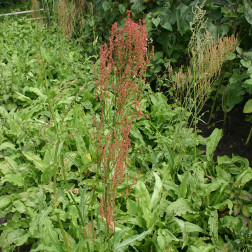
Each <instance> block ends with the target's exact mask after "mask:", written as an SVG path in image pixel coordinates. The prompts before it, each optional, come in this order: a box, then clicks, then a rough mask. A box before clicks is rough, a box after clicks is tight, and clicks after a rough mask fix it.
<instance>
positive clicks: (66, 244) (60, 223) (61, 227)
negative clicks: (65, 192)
mask: <svg viewBox="0 0 252 252" xmlns="http://www.w3.org/2000/svg"><path fill="white" fill-rule="evenodd" d="M56 215H57V219H58V222H59V226H60V230H61V233H62V235H63V240H64V244H65V246H66V251H67V252H70V250H69V246H68V242H67V237H66V233H65V230H64V228H63V225H62V222H61V219H60V216H59V214H58V213H57V214H56Z"/></svg>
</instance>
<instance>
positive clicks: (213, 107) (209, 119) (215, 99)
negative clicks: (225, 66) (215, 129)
mask: <svg viewBox="0 0 252 252" xmlns="http://www.w3.org/2000/svg"><path fill="white" fill-rule="evenodd" d="M223 80H224V74H222V78H221V82H220V84H219V85H218V87H217V90H216V92H215V96H214V101H213V105H212V108H211V112H210V115H209V118H208V124H209V123H210V122H211V120H212V115H213V112H214V109H215V105H216V101H217V98H218V91H219V89H220V87H221V86H222V84H223Z"/></svg>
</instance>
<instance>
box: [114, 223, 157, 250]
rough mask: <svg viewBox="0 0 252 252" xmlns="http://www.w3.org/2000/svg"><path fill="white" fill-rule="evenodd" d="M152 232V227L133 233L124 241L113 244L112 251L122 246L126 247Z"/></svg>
mask: <svg viewBox="0 0 252 252" xmlns="http://www.w3.org/2000/svg"><path fill="white" fill-rule="evenodd" d="M151 232H152V228H150V229H148V230H147V231H145V232H143V233H141V234H138V235H134V236H132V237H130V238H128V239H126V240H125V241H123V242H121V243H120V244H118V245H116V246H114V251H117V250H119V249H122V248H124V247H126V248H127V247H128V246H129V245H131V246H133V245H134V244H135V243H136V242H137V241H142V240H143V239H144V238H145V237H146V236H147V235H149V234H150V233H151Z"/></svg>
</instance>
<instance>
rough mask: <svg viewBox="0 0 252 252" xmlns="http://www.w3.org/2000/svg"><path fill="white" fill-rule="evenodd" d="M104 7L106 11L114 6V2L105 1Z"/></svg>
mask: <svg viewBox="0 0 252 252" xmlns="http://www.w3.org/2000/svg"><path fill="white" fill-rule="evenodd" d="M102 7H103V9H104V10H105V11H107V10H109V9H110V8H111V7H112V2H111V1H104V2H103V3H102Z"/></svg>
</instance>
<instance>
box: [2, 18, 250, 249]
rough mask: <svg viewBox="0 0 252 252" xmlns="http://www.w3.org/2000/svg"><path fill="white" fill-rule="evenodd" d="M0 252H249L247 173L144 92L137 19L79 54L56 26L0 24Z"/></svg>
mask: <svg viewBox="0 0 252 252" xmlns="http://www.w3.org/2000/svg"><path fill="white" fill-rule="evenodd" d="M0 26H1V27H0V28H1V29H0V32H1V36H0V74H1V80H0V81H1V91H0V92H1V96H0V102H1V106H0V118H1V124H0V125H1V133H2V134H1V136H0V176H1V179H0V184H1V190H0V211H1V212H0V218H1V225H0V232H1V236H0V247H1V249H2V251H15V250H17V251H18V250H20V251H249V250H250V249H251V225H252V224H251V199H252V194H251V193H252V192H251V186H250V181H251V179H252V171H251V167H250V164H249V162H248V160H247V159H245V158H243V157H239V156H232V157H228V156H219V157H217V159H214V151H215V149H216V147H217V145H218V142H219V141H220V139H221V137H222V134H223V132H222V130H221V129H217V128H216V129H215V130H214V131H213V133H212V134H211V135H210V137H208V138H203V137H202V136H200V135H198V134H197V131H195V129H193V128H190V127H188V120H189V119H190V118H191V113H192V112H193V111H188V110H187V109H186V108H185V107H180V106H179V105H178V104H176V103H172V102H169V100H168V98H167V97H166V96H165V95H164V94H162V93H160V92H153V91H152V89H151V88H150V86H149V85H148V84H147V83H146V79H145V75H144V74H145V72H146V70H147V66H148V65H150V60H151V58H152V56H153V52H152V51H151V50H149V49H150V48H152V44H151V43H150V42H149V40H148V37H147V36H148V34H147V30H146V26H145V23H144V21H140V22H137V23H136V22H133V21H132V20H131V19H129V18H128V19H126V20H125V22H124V25H123V26H122V29H120V30H119V29H118V28H117V26H116V24H114V25H113V26H112V30H111V35H110V40H109V43H108V44H104V45H103V46H102V47H101V48H100V55H99V57H97V56H92V57H91V58H89V57H88V56H87V55H86V54H85V51H83V49H82V47H81V46H80V44H78V43H76V41H71V40H69V37H68V36H67V37H65V36H64V31H63V34H62V30H60V31H57V29H56V28H55V27H51V28H47V27H46V26H43V25H41V24H39V23H32V22H31V21H27V20H24V19H20V20H14V21H13V20H8V19H7V20H5V21H4V22H1V23H0Z"/></svg>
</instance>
